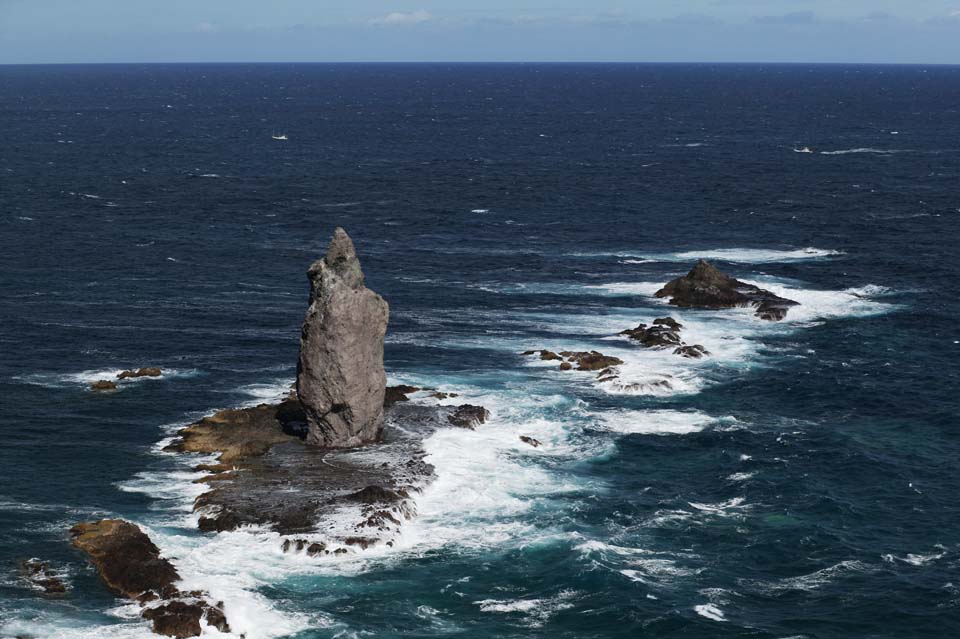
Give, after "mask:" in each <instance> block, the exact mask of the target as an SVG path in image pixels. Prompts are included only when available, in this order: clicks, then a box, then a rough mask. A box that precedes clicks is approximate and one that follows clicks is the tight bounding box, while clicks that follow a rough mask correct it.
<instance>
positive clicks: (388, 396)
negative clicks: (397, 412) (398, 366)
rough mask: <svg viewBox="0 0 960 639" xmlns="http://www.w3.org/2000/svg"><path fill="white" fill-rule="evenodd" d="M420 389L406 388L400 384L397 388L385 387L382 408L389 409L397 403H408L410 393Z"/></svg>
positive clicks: (406, 386)
mask: <svg viewBox="0 0 960 639" xmlns="http://www.w3.org/2000/svg"><path fill="white" fill-rule="evenodd" d="M420 390H422V389H420V388H418V387H416V386H408V385H406V384H400V385H399V386H387V389H386V392H385V393H384V396H383V407H384V408H389V407H390V406H393V405H394V404H396V403H397V402H408V401H410V397H408V395H410V394H411V393H416V392H418V391H420Z"/></svg>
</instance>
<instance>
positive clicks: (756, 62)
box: [0, 60, 960, 67]
mask: <svg viewBox="0 0 960 639" xmlns="http://www.w3.org/2000/svg"><path fill="white" fill-rule="evenodd" d="M270 64H302V65H308V64H313V65H321V64H322V65H431V64H449V65H699V66H707V65H730V66H732V65H770V66H799V65H803V66H886V67H956V66H960V62H863V61H859V62H850V61H834V62H823V61H817V62H813V61H803V60H800V61H783V60H779V61H773V60H716V61H707V60H189V61H183V60H180V61H163V60H154V61H112V62H90V61H82V62H76V61H71V62H0V67H30V66H32V67H42V66H121V65H142V66H147V65H270Z"/></svg>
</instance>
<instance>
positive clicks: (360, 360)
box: [297, 228, 389, 448]
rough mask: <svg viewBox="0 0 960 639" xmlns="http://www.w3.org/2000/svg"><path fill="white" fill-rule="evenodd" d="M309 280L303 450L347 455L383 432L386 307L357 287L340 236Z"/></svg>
mask: <svg viewBox="0 0 960 639" xmlns="http://www.w3.org/2000/svg"><path fill="white" fill-rule="evenodd" d="M307 277H308V278H309V279H310V307H309V308H308V309H307V316H306V318H305V319H304V321H303V330H302V333H301V336H300V361H299V362H298V365H297V395H298V397H299V398H300V403H301V404H302V405H303V408H304V411H305V412H306V414H307V425H308V427H309V430H308V433H307V443H309V444H313V445H317V446H324V447H329V448H346V447H350V446H359V445H362V444H367V443H370V442H373V441H375V440H376V439H377V438H378V436H379V434H380V430H381V428H382V427H383V397H384V389H385V387H386V383H387V377H386V374H385V373H384V371H383V338H384V335H386V332H387V320H388V317H389V307H388V306H387V302H386V301H384V299H383V298H382V297H380V296H379V295H377V294H376V293H374V292H373V291H371V290H370V289H368V288H367V287H365V286H364V285H363V271H362V270H361V269H360V260H359V259H357V254H356V251H355V250H354V248H353V241H351V240H350V236H349V235H347V232H346V231H344V230H343V229H342V228H337V230H336V231H334V233H333V239H332V240H331V241H330V246H329V247H328V248H327V254H326V255H325V256H324V257H323V258H321V259H319V260H317V261H316V262H314V263H313V264H312V265H311V266H310V269H309V270H308V271H307Z"/></svg>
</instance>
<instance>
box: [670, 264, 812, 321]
mask: <svg viewBox="0 0 960 639" xmlns="http://www.w3.org/2000/svg"><path fill="white" fill-rule="evenodd" d="M655 295H656V297H660V298H663V297H669V298H670V303H671V304H673V305H674V306H680V307H693V308H734V307H738V306H753V307H754V308H755V309H756V315H757V316H758V317H760V318H762V319H767V320H781V319H783V318H784V317H785V316H786V314H787V310H788V309H789V308H790V307H791V306H797V304H798V303H797V302H795V301H793V300H788V299H786V298H783V297H779V296H777V295H775V294H773V293H771V292H770V291H766V290H764V289H762V288H760V287H757V286H754V285H752V284H747V283H745V282H741V281H739V280H736V279H734V278H732V277H730V276H729V275H726V274H725V273H723V272H721V271H720V270H719V269H717V268H716V267H715V266H713V265H712V264H710V263H709V262H707V261H706V260H700V261H698V262H697V263H696V265H695V266H694V267H693V268H692V269H690V272H689V273H687V274H686V275H684V276H683V277H678V278H676V279H674V280H671V281H670V282H668V283H667V284H666V285H665V286H664V287H663V288H661V289H660V290H659V291H657V292H656V293H655Z"/></svg>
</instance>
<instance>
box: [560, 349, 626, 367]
mask: <svg viewBox="0 0 960 639" xmlns="http://www.w3.org/2000/svg"><path fill="white" fill-rule="evenodd" d="M560 355H562V356H563V357H564V358H565V359H566V360H567V362H568V363H570V364H571V366H572V365H573V364H576V365H577V370H578V371H599V370H603V369H604V368H610V367H611V366H619V365H620V364H623V360H622V359H620V358H619V357H614V356H612V355H604V354H603V353H600V352H598V351H562V352H561V353H560Z"/></svg>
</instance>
